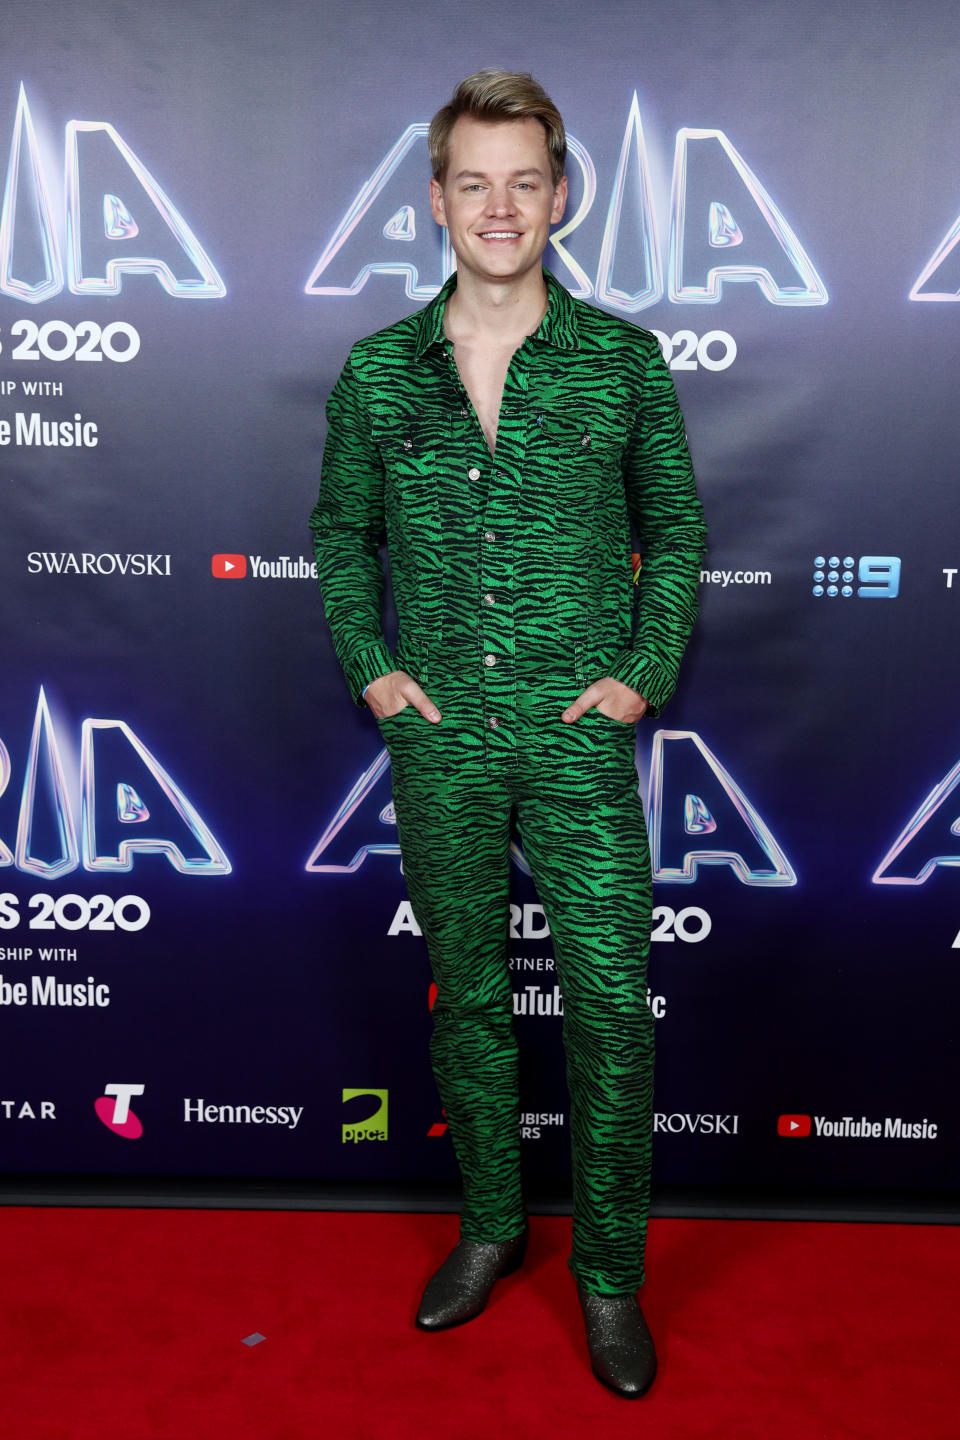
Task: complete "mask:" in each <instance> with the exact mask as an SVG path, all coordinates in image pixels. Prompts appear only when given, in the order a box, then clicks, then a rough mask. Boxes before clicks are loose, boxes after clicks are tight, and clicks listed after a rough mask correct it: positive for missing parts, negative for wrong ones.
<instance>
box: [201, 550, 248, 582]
mask: <svg viewBox="0 0 960 1440" xmlns="http://www.w3.org/2000/svg"><path fill="white" fill-rule="evenodd" d="M210 568H211V570H212V571H213V578H214V579H215V580H243V579H245V578H246V574H247V557H246V555H214V557H213V559H212V560H211V562H210Z"/></svg>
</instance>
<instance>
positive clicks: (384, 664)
mask: <svg viewBox="0 0 960 1440" xmlns="http://www.w3.org/2000/svg"><path fill="white" fill-rule="evenodd" d="M396 668H397V664H396V661H395V660H394V658H393V656H392V655H391V653H390V648H389V646H388V645H387V642H386V641H385V640H377V641H376V642H375V643H374V644H373V645H367V646H365V647H364V649H363V650H359V651H358V652H357V654H356V655H354V656H353V658H352V659H350V660H348V661H346V662H345V663H344V667H343V673H344V675H345V677H346V681H347V684H348V686H349V687H350V694H351V695H352V696H353V699H354V701H355V703H356V704H357V705H363V704H365V703H366V702H365V701H364V698H363V692H364V690H366V688H367V686H368V685H369V684H371V682H372V681H374V680H378V679H379V678H380V676H381V675H389V674H390V672H391V670H396Z"/></svg>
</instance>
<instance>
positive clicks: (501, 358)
mask: <svg viewBox="0 0 960 1440" xmlns="http://www.w3.org/2000/svg"><path fill="white" fill-rule="evenodd" d="M520 343H522V342H520ZM517 348H518V347H517V345H509V346H498V347H495V348H494V347H488V346H477V345H469V344H465V343H463V342H458V343H457V344H456V345H455V346H454V350H453V356H454V359H455V361H456V364H457V369H458V371H459V372H460V379H461V380H462V381H463V386H464V389H465V390H466V392H467V394H468V395H469V397H470V403H471V404H472V405H473V408H474V410H475V411H476V414H477V419H478V420H479V421H480V428H481V429H482V431H483V435H484V439H485V440H486V442H487V448H488V450H489V451H490V454H491V455H492V454H493V452H494V450H495V448H496V444H497V426H498V423H499V420H500V402H501V400H502V399H503V384H504V381H505V380H506V377H507V369H508V368H509V365H510V358H511V356H512V355H513V352H514V350H516V349H517Z"/></svg>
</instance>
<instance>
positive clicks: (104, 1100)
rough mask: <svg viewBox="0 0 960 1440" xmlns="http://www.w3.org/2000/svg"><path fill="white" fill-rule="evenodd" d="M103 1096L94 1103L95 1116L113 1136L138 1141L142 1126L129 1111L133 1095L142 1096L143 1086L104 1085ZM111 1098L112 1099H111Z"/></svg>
mask: <svg viewBox="0 0 960 1440" xmlns="http://www.w3.org/2000/svg"><path fill="white" fill-rule="evenodd" d="M103 1088H104V1094H103V1095H101V1097H100V1099H99V1100H97V1101H96V1102H95V1103H94V1107H93V1108H94V1110H96V1112H97V1116H98V1118H99V1119H100V1120H102V1121H103V1123H104V1125H106V1127H107V1129H108V1130H112V1131H113V1133H114V1135H122V1136H123V1138H124V1140H139V1139H140V1136H141V1135H142V1134H143V1126H142V1125H141V1123H140V1121H139V1119H138V1118H137V1116H136V1115H134V1113H133V1111H132V1110H131V1109H130V1101H131V1099H132V1098H133V1096H134V1095H142V1094H143V1092H144V1090H145V1089H146V1086H145V1085H105V1086H104V1087H103ZM111 1097H113V1098H111Z"/></svg>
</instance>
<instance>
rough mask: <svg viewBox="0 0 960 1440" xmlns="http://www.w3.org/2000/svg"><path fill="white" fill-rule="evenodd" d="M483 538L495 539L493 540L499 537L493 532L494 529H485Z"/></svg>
mask: <svg viewBox="0 0 960 1440" xmlns="http://www.w3.org/2000/svg"><path fill="white" fill-rule="evenodd" d="M483 538H484V540H489V541H493V540H496V538H497V537H496V535H495V534H494V533H493V531H492V530H484V532H483Z"/></svg>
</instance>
